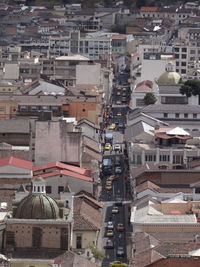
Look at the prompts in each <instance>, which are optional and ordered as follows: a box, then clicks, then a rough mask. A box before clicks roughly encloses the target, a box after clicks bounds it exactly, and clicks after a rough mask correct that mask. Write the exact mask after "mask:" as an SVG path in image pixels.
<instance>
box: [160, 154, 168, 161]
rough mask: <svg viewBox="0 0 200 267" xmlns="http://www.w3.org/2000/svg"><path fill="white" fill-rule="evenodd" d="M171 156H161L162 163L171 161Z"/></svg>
mask: <svg viewBox="0 0 200 267" xmlns="http://www.w3.org/2000/svg"><path fill="white" fill-rule="evenodd" d="M169 158H170V157H169V155H160V161H169Z"/></svg>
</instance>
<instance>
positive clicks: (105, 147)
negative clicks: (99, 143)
mask: <svg viewBox="0 0 200 267" xmlns="http://www.w3.org/2000/svg"><path fill="white" fill-rule="evenodd" d="M111 148H112V146H111V144H110V143H106V144H105V146H104V150H107V151H110V150H111Z"/></svg>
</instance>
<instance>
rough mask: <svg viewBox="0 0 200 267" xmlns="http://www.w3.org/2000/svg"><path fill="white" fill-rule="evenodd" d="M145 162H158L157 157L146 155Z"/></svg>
mask: <svg viewBox="0 0 200 267" xmlns="http://www.w3.org/2000/svg"><path fill="white" fill-rule="evenodd" d="M145 161H146V162H148V161H156V155H145Z"/></svg>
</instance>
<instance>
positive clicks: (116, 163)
mask: <svg viewBox="0 0 200 267" xmlns="http://www.w3.org/2000/svg"><path fill="white" fill-rule="evenodd" d="M115 166H121V157H120V156H116V157H115Z"/></svg>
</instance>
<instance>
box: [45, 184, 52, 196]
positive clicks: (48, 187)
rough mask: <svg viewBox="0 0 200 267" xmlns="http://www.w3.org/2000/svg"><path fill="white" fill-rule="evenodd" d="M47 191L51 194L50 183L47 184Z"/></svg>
mask: <svg viewBox="0 0 200 267" xmlns="http://www.w3.org/2000/svg"><path fill="white" fill-rule="evenodd" d="M46 193H47V194H51V186H49V185H47V186H46Z"/></svg>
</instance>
